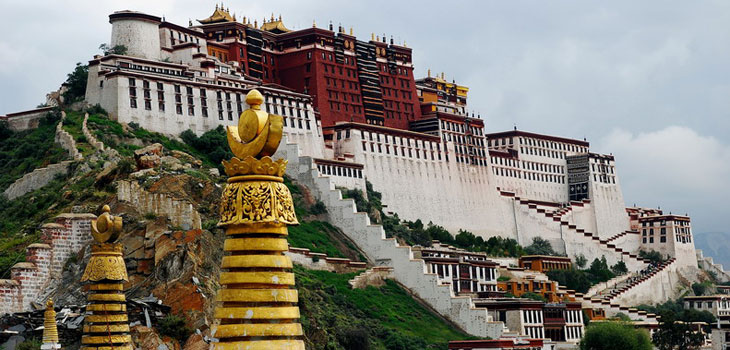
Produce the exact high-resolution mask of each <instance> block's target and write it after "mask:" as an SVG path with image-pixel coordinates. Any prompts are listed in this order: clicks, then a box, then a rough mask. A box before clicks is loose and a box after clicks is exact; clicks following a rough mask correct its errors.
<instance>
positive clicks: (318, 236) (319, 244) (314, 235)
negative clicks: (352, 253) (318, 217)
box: [289, 221, 345, 258]
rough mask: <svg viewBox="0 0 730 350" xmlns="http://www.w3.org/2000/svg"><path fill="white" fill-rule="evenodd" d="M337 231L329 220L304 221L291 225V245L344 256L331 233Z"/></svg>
mask: <svg viewBox="0 0 730 350" xmlns="http://www.w3.org/2000/svg"><path fill="white" fill-rule="evenodd" d="M335 231H336V229H335V228H334V227H333V226H332V225H331V224H330V223H328V222H324V221H310V222H302V223H300V224H299V225H298V226H290V227H289V245H291V246H292V247H297V248H307V249H309V250H310V251H312V252H315V253H323V254H327V256H329V257H335V258H344V257H345V255H344V254H343V253H342V252H340V250H339V249H337V247H336V246H335V244H334V243H333V242H332V238H331V236H330V235H331V233H332V232H335Z"/></svg>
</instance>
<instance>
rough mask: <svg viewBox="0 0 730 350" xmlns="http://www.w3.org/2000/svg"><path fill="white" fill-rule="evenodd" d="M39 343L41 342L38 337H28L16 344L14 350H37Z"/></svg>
mask: <svg viewBox="0 0 730 350" xmlns="http://www.w3.org/2000/svg"><path fill="white" fill-rule="evenodd" d="M41 345H42V343H41V340H40V339H38V338H30V339H26V340H25V341H23V342H22V343H20V344H18V346H17V347H16V348H15V350H38V349H40V348H41Z"/></svg>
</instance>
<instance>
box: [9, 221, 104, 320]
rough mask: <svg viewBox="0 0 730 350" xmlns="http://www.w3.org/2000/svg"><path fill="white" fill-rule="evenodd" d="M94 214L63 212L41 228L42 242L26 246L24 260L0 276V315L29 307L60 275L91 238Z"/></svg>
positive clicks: (39, 301) (41, 302) (37, 303)
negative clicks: (8, 273)
mask: <svg viewBox="0 0 730 350" xmlns="http://www.w3.org/2000/svg"><path fill="white" fill-rule="evenodd" d="M94 218H96V216H95V215H92V214H61V215H59V216H57V217H56V218H55V219H54V222H53V223H49V224H45V225H43V227H42V228H41V241H42V243H34V244H31V245H29V246H28V247H27V248H26V255H25V262H20V263H17V264H15V265H14V266H13V267H12V268H10V279H9V280H0V315H2V314H5V313H13V312H22V311H30V310H32V308H33V306H34V305H33V304H34V303H35V305H37V306H38V307H43V300H38V299H39V297H40V295H41V293H42V291H43V290H44V289H45V288H46V287H47V286H48V285H50V284H51V283H52V281H53V280H54V279H56V278H60V276H61V273H62V271H63V267H64V265H65V264H66V260H68V258H70V257H71V256H72V255H75V254H78V252H79V251H80V250H81V248H82V247H83V246H84V245H85V244H87V243H88V242H89V241H90V240H91V220H92V219H94Z"/></svg>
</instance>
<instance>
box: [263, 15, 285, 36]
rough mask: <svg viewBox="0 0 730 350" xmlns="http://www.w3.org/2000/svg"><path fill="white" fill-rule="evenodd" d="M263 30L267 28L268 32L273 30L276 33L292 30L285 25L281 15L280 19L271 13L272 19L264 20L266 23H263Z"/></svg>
mask: <svg viewBox="0 0 730 350" xmlns="http://www.w3.org/2000/svg"><path fill="white" fill-rule="evenodd" d="M261 30H265V31H267V32H272V33H276V34H281V33H286V32H290V31H291V30H289V28H287V27H285V26H284V22H283V21H282V20H281V15H279V19H278V20H276V19H274V15H273V14H272V15H271V20H269V21H268V22H266V21H265V20H264V24H262V25H261Z"/></svg>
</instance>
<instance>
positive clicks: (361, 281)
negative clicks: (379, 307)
mask: <svg viewBox="0 0 730 350" xmlns="http://www.w3.org/2000/svg"><path fill="white" fill-rule="evenodd" d="M392 274H393V268H392V267H390V266H375V267H372V268H369V269H367V270H365V271H363V272H362V273H361V274H359V275H357V276H355V278H353V279H351V280H350V281H348V283H349V284H350V286H351V287H352V288H365V287H367V286H382V285H383V284H384V283H385V280H386V279H388V278H390V277H391V275H392Z"/></svg>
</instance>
